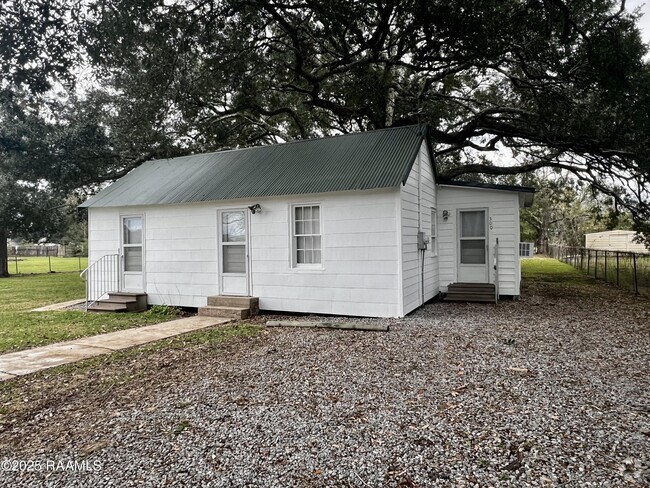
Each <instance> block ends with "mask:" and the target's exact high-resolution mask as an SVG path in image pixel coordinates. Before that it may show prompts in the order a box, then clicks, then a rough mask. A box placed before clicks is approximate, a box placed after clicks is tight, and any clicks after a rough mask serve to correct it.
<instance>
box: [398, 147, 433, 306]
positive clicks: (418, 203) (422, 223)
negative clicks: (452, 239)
mask: <svg viewBox="0 0 650 488" xmlns="http://www.w3.org/2000/svg"><path fill="white" fill-rule="evenodd" d="M435 206H436V187H435V182H434V178H433V171H432V167H431V160H430V158H429V153H428V150H427V146H426V144H425V143H422V146H421V147H420V151H419V153H418V155H417V156H416V159H415V162H414V164H413V167H412V168H411V172H410V173H409V176H408V179H407V181H406V184H405V185H404V186H403V187H401V189H400V208H401V233H402V235H401V246H402V297H401V299H402V306H403V314H404V315H405V314H407V313H409V312H411V311H412V310H414V309H416V308H417V307H419V306H420V305H422V304H423V303H424V302H426V301H427V300H430V299H431V298H433V297H434V296H435V295H436V294H437V293H438V269H437V268H438V258H437V257H436V254H435V252H434V251H433V248H432V247H431V246H432V242H431V241H430V243H429V248H428V249H427V251H425V252H424V253H423V252H422V251H420V250H418V247H417V234H418V231H422V232H424V233H425V234H426V235H425V238H426V237H429V238H430V235H429V234H430V232H431V228H432V227H431V217H432V212H431V208H432V207H435ZM423 260H424V263H423ZM423 264H424V266H423Z"/></svg>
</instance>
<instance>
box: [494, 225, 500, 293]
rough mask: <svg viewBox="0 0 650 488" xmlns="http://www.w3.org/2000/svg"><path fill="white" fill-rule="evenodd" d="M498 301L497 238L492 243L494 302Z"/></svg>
mask: <svg viewBox="0 0 650 488" xmlns="http://www.w3.org/2000/svg"><path fill="white" fill-rule="evenodd" d="M498 301H499V238H498V237H497V241H496V243H495V244H494V302H495V303H496V302H498Z"/></svg>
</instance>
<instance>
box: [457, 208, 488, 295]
mask: <svg viewBox="0 0 650 488" xmlns="http://www.w3.org/2000/svg"><path fill="white" fill-rule="evenodd" d="M458 228H459V230H458V255H459V263H458V281H459V282H460V283H488V280H489V277H488V259H487V254H488V252H487V251H488V249H487V242H488V240H487V211H486V210H485V209H483V210H460V211H459V214H458Z"/></svg>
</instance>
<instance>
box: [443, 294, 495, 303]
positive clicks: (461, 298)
mask: <svg viewBox="0 0 650 488" xmlns="http://www.w3.org/2000/svg"><path fill="white" fill-rule="evenodd" d="M445 302H485V303H494V302H495V300H494V295H492V296H491V297H482V296H477V295H451V296H449V295H447V296H446V297H445Z"/></svg>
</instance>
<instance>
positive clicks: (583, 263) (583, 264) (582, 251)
mask: <svg viewBox="0 0 650 488" xmlns="http://www.w3.org/2000/svg"><path fill="white" fill-rule="evenodd" d="M583 269H585V250H584V248H582V247H581V248H580V271H582V270H583Z"/></svg>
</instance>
